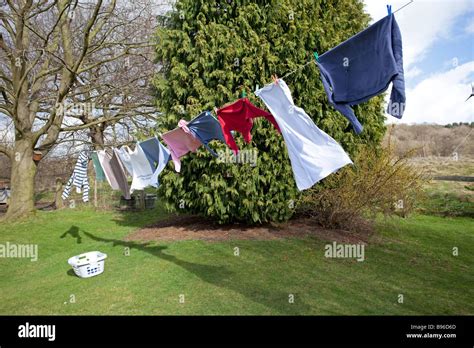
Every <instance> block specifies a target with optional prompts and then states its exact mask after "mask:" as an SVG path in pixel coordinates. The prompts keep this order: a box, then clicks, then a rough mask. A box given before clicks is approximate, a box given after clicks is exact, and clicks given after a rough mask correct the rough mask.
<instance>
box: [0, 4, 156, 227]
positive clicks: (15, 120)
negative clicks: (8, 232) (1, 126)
mask: <svg viewBox="0 0 474 348" xmlns="http://www.w3.org/2000/svg"><path fill="white" fill-rule="evenodd" d="M134 4H138V5H135V8H134V10H133V11H130V9H129V10H123V9H122V11H120V6H117V0H108V1H105V0H95V1H89V0H84V1H79V0H36V1H34V0H16V1H13V0H6V3H5V4H4V5H3V6H2V7H0V57H1V59H0V91H1V93H0V113H1V114H4V115H6V117H7V118H8V120H9V121H10V122H11V124H12V127H13V130H14V139H13V140H12V141H11V142H6V143H0V153H3V154H5V155H6V156H7V157H8V158H9V159H10V161H11V190H12V197H11V201H10V205H9V209H8V212H7V216H6V217H7V218H13V217H17V216H23V215H27V214H29V213H31V212H33V211H34V177H35V173H36V166H37V162H35V161H34V160H33V153H34V150H40V151H41V152H42V153H43V155H46V154H47V153H48V152H49V151H51V149H52V148H53V147H54V146H55V144H56V143H57V141H58V139H59V138H60V135H61V134H63V133H64V132H76V131H80V130H83V129H88V130H90V132H91V133H90V134H91V135H92V134H93V132H94V131H103V130H105V128H106V127H107V125H110V124H113V123H114V122H117V121H119V120H122V119H123V118H125V117H130V116H131V115H132V114H133V113H134V112H137V110H139V114H140V113H141V112H142V110H143V108H144V107H149V106H150V105H149V103H148V102H146V101H144V100H138V99H139V98H138V97H136V99H135V101H134V103H133V104H132V103H128V101H129V96H128V95H127V93H126V88H125V84H126V83H127V80H126V78H125V77H123V76H116V77H117V79H111V78H110V77H111V76H112V75H114V74H113V71H112V72H111V71H109V70H107V69H111V67H113V66H114V64H115V65H117V66H120V64H119V63H118V61H119V60H123V59H127V58H128V59H131V57H142V56H145V57H146V55H144V54H143V52H144V51H146V50H148V49H149V47H150V46H151V45H152V43H151V38H150V37H148V36H141V35H140V32H138V33H137V32H133V31H132V32H130V31H129V29H130V28H129V27H130V25H131V23H134V22H133V21H131V20H130V19H131V17H133V16H135V15H136V14H137V13H140V9H139V8H138V7H139V6H140V4H141V5H144V6H146V2H144V1H138V2H134ZM127 11H128V12H127ZM127 14H128V15H129V16H127ZM121 78H123V80H121ZM128 82H130V81H128ZM116 83H117V84H116ZM141 83H143V82H141ZM114 84H116V85H114ZM129 87H131V88H133V84H131V85H129ZM119 88H122V92H125V93H118V89H119ZM78 101H80V102H81V103H95V102H96V101H97V102H98V103H101V104H102V105H98V106H97V110H98V112H96V113H95V114H94V113H88V112H86V113H84V112H83V113H81V112H79V113H77V112H73V113H68V112H69V110H67V107H65V106H66V105H67V104H68V103H74V102H76V103H77V102H78ZM112 109H114V110H115V111H113V112H111V111H110V110H112ZM74 119H76V120H77V121H78V122H74Z"/></svg>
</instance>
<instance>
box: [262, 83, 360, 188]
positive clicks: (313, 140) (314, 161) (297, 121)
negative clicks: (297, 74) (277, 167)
mask: <svg viewBox="0 0 474 348" xmlns="http://www.w3.org/2000/svg"><path fill="white" fill-rule="evenodd" d="M255 94H256V95H257V96H259V97H260V98H261V99H262V100H263V101H264V102H265V104H266V105H267V107H268V109H269V110H270V111H271V113H272V114H273V116H274V117H275V119H276V122H277V123H278V125H279V126H280V129H281V132H282V134H283V139H284V140H285V144H286V147H287V149H288V155H289V157H290V161H291V167H292V169H293V175H294V177H295V181H296V185H297V187H298V190H300V191H302V190H305V189H307V188H310V187H311V186H313V185H314V184H315V183H317V182H318V181H320V180H321V179H323V178H325V177H326V176H328V175H329V174H331V173H333V172H335V171H336V170H338V169H339V168H341V167H343V166H345V165H346V164H349V163H352V161H351V159H350V158H349V156H348V155H347V154H346V153H345V151H344V150H343V148H342V147H341V146H340V145H339V144H338V143H337V142H336V141H335V140H334V139H333V138H331V137H330V136H329V135H327V134H326V133H325V132H323V131H322V130H320V129H319V128H318V127H317V126H316V125H315V124H314V122H313V121H312V120H311V118H310V117H309V116H308V115H307V114H306V112H305V111H304V110H303V109H302V108H299V107H298V106H295V105H294V103H293V98H292V97H291V92H290V89H289V88H288V86H287V85H286V83H285V81H283V80H282V79H278V83H277V84H275V83H272V84H269V85H267V86H265V87H263V88H261V89H259V90H257V91H256V92H255Z"/></svg>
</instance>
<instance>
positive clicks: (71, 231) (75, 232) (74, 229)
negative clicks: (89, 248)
mask: <svg viewBox="0 0 474 348" xmlns="http://www.w3.org/2000/svg"><path fill="white" fill-rule="evenodd" d="M68 234H69V235H71V237H72V238H74V239H76V243H77V244H81V243H82V237H81V235H80V234H79V227H77V226H74V225H73V226H71V228H70V229H69V230H67V231H66V232H64V233H63V234H62V235H61V238H66V236H67V235H68Z"/></svg>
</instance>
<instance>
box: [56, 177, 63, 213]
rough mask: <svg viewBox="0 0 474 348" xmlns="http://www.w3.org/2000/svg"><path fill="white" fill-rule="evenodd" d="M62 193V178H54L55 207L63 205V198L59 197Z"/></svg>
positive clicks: (59, 207)
mask: <svg viewBox="0 0 474 348" xmlns="http://www.w3.org/2000/svg"><path fill="white" fill-rule="evenodd" d="M62 193H63V183H62V180H61V178H56V192H55V195H54V206H55V207H56V209H61V208H63V206H64V204H63V199H62V197H61V195H62Z"/></svg>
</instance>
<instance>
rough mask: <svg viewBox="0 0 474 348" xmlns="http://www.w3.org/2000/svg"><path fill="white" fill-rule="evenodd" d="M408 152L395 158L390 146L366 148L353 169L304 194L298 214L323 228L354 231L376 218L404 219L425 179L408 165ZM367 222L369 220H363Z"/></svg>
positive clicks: (349, 167)
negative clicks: (391, 217) (374, 148)
mask: <svg viewBox="0 0 474 348" xmlns="http://www.w3.org/2000/svg"><path fill="white" fill-rule="evenodd" d="M410 157H411V152H406V153H405V154H403V155H402V156H396V155H395V152H394V147H393V146H388V147H385V148H382V149H379V150H378V151H374V150H373V149H372V148H369V147H367V146H365V147H363V148H361V149H360V151H359V153H358V154H357V155H356V157H355V158H354V159H353V161H354V163H355V165H353V166H346V167H345V168H343V169H342V170H341V171H339V172H338V173H336V174H333V175H331V176H329V177H327V178H326V179H325V180H324V185H318V186H315V187H313V188H312V189H310V190H308V191H306V192H305V193H304V194H303V195H302V197H301V199H300V201H299V204H298V213H299V214H303V215H307V216H310V217H312V218H314V219H315V221H316V222H317V223H319V224H320V225H322V226H324V227H326V228H342V229H349V230H357V229H360V228H361V227H362V226H364V227H365V226H366V225H367V222H368V221H370V220H371V219H373V218H374V217H375V216H376V215H377V214H383V215H385V216H387V215H394V214H398V215H402V216H406V215H407V214H409V213H410V212H412V211H413V209H414V208H415V202H416V201H417V200H418V199H421V198H422V196H423V191H422V186H423V184H424V183H425V182H426V179H425V175H424V173H423V172H420V171H419V170H418V169H416V168H415V167H413V166H412V165H411V164H410V163H409V161H408V160H409V158H410ZM367 219H369V220H367Z"/></svg>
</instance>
